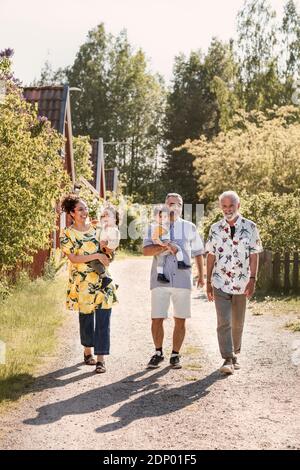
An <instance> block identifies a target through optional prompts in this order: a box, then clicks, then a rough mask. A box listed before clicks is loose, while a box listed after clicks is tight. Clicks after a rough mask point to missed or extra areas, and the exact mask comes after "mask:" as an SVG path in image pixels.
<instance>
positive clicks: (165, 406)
mask: <svg viewBox="0 0 300 470" xmlns="http://www.w3.org/2000/svg"><path fill="white" fill-rule="evenodd" d="M224 378H225V376H221V375H220V373H219V372H218V371H214V372H213V373H211V374H210V375H208V376H207V377H205V378H203V379H201V380H197V381H195V382H192V383H188V384H185V385H182V386H181V387H177V388H167V387H160V388H157V389H156V390H153V391H151V392H149V393H147V394H144V395H141V396H139V397H138V398H136V399H135V400H134V401H130V402H127V403H124V404H123V405H122V406H121V407H120V408H119V409H118V410H117V411H116V412H115V413H113V415H112V416H113V417H118V418H119V421H117V422H113V423H108V424H106V425H104V426H101V427H99V428H97V429H96V432H99V433H104V432H112V431H116V430H117V429H120V428H123V427H125V426H128V425H129V424H130V423H132V422H133V421H136V420H138V419H143V418H148V417H157V416H162V415H166V414H171V413H174V412H176V411H178V410H181V409H183V408H186V407H187V406H190V405H191V404H193V403H195V402H197V401H199V400H200V399H202V398H203V397H205V396H206V395H208V394H209V390H208V388H209V387H210V386H211V385H212V384H213V383H214V382H216V381H218V380H223V379H224Z"/></svg>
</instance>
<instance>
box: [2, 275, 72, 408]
mask: <svg viewBox="0 0 300 470" xmlns="http://www.w3.org/2000/svg"><path fill="white" fill-rule="evenodd" d="M65 289H66V280H65V275H59V276H57V278H56V279H54V280H45V279H42V278H41V279H38V280H36V281H30V280H29V279H27V278H24V279H23V280H21V281H20V282H19V283H18V284H17V286H16V288H15V289H14V290H13V292H12V294H11V295H10V296H9V297H8V298H7V299H6V300H4V301H2V302H1V304H0V307H1V308H0V340H1V341H2V346H3V345H5V350H6V354H5V357H3V356H4V354H2V358H1V359H2V362H5V363H4V364H0V411H2V410H3V408H4V407H5V405H7V404H8V403H11V402H12V401H14V400H17V399H18V398H19V397H20V396H21V395H23V394H24V393H25V390H26V388H27V387H28V386H29V385H30V384H31V383H32V381H33V380H34V375H33V374H34V372H35V370H36V368H37V366H38V365H40V364H41V363H42V362H43V361H44V360H45V358H46V357H47V356H49V355H50V354H51V353H52V352H53V351H54V349H55V346H56V341H57V331H58V327H59V326H60V325H62V323H63V321H64V316H63V313H62V312H63V309H64V300H65Z"/></svg>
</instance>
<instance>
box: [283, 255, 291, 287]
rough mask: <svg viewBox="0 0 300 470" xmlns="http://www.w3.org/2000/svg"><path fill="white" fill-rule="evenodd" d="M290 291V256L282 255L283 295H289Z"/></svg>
mask: <svg viewBox="0 0 300 470" xmlns="http://www.w3.org/2000/svg"><path fill="white" fill-rule="evenodd" d="M290 290H291V283H290V254H289V253H287V252H286V253H284V285H283V292H284V293H285V294H289V293H290Z"/></svg>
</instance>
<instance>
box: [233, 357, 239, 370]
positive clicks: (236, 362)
mask: <svg viewBox="0 0 300 470" xmlns="http://www.w3.org/2000/svg"><path fill="white" fill-rule="evenodd" d="M232 364H233V368H234V369H235V370H239V369H240V368H241V364H240V363H239V361H238V358H237V356H235V357H233V358H232Z"/></svg>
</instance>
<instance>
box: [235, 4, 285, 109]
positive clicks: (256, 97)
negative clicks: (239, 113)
mask: <svg viewBox="0 0 300 470" xmlns="http://www.w3.org/2000/svg"><path fill="white" fill-rule="evenodd" d="M275 18H276V12H275V11H274V10H273V9H272V7H271V5H270V3H269V2H267V1H265V0H245V2H244V5H243V7H242V9H241V10H240V11H239V13H238V17H237V20H238V26H237V29H238V31H237V32H238V41H237V47H236V49H237V55H238V58H239V66H240V81H241V87H240V92H241V96H240V98H241V99H242V100H243V102H244V106H245V108H246V109H247V110H251V109H261V110H264V109H266V108H271V107H272V106H274V105H280V104H283V103H282V86H281V83H280V80H279V71H278V41H277V36H278V34H277V27H276V22H275Z"/></svg>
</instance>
